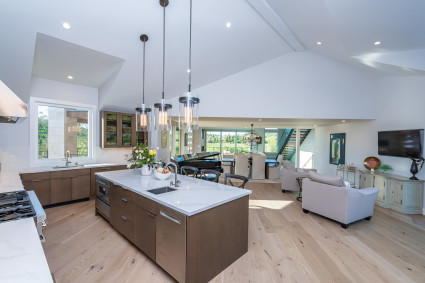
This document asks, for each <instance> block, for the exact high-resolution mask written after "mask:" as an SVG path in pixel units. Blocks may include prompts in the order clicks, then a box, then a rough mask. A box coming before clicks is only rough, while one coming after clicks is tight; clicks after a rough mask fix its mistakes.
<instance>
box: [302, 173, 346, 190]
mask: <svg viewBox="0 0 425 283" xmlns="http://www.w3.org/2000/svg"><path fill="white" fill-rule="evenodd" d="M310 179H311V180H312V181H314V182H318V183H323V184H327V185H331V186H336V187H344V182H343V181H342V178H341V177H339V176H335V177H333V176H326V175H322V174H319V173H316V172H313V171H310Z"/></svg>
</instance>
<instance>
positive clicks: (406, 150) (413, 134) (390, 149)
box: [378, 129, 424, 157]
mask: <svg viewBox="0 0 425 283" xmlns="http://www.w3.org/2000/svg"><path fill="white" fill-rule="evenodd" d="M423 139H424V130H423V129H422V130H403V131H385V132H378V154H379V155H389V156H400V157H420V156H422V145H423Z"/></svg>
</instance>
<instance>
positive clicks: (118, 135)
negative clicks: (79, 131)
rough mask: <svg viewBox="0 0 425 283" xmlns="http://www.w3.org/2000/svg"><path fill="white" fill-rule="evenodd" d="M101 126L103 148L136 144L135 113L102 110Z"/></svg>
mask: <svg viewBox="0 0 425 283" xmlns="http://www.w3.org/2000/svg"><path fill="white" fill-rule="evenodd" d="M101 126H102V127H101V141H102V147H103V148H112V147H131V146H135V145H136V116H135V114H129V113H119V112H111V111H102V112H101Z"/></svg>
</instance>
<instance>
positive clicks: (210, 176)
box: [201, 169, 221, 183]
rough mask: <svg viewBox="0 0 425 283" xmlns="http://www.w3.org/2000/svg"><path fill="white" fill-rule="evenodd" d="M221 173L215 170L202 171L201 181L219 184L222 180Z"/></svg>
mask: <svg viewBox="0 0 425 283" xmlns="http://www.w3.org/2000/svg"><path fill="white" fill-rule="evenodd" d="M220 175H221V173H220V172H218V171H215V170H210V169H202V170H201V179H202V180H207V181H210V182H215V183H218V180H219V179H220Z"/></svg>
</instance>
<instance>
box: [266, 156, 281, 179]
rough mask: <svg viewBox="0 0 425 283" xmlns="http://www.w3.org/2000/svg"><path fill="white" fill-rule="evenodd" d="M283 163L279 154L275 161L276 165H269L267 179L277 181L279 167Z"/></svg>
mask: <svg viewBox="0 0 425 283" xmlns="http://www.w3.org/2000/svg"><path fill="white" fill-rule="evenodd" d="M282 161H283V155H282V154H279V155H278V156H277V159H276V163H271V164H270V165H269V179H277V178H279V177H280V167H281V164H282Z"/></svg>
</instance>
